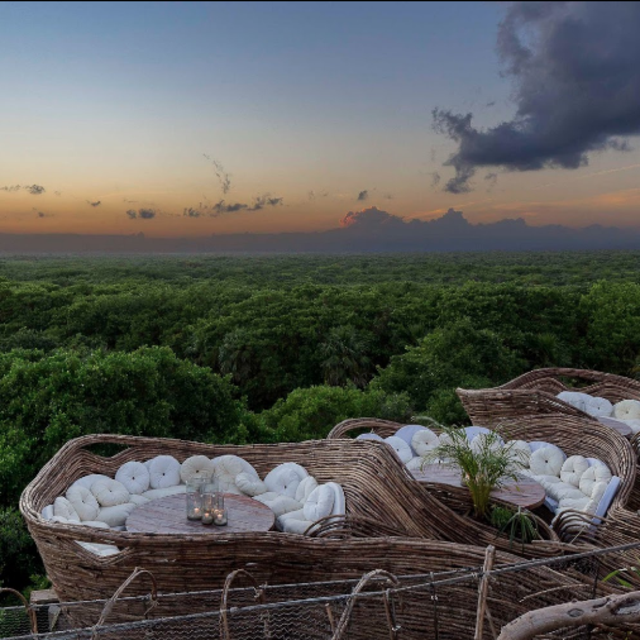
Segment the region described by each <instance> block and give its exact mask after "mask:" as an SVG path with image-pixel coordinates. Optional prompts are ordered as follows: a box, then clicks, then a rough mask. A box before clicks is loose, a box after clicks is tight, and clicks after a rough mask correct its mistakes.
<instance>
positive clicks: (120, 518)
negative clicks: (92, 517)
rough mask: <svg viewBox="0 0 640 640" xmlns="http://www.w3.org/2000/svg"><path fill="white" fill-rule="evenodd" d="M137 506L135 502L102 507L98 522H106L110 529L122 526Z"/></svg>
mask: <svg viewBox="0 0 640 640" xmlns="http://www.w3.org/2000/svg"><path fill="white" fill-rule="evenodd" d="M137 506H138V505H136V504H134V503H133V502H127V503H125V504H118V505H115V506H113V507H102V508H101V509H100V512H99V513H98V517H97V518H96V520H100V521H101V522H106V523H107V524H108V525H109V526H110V527H118V526H121V525H123V524H124V523H125V520H126V519H127V518H128V517H129V514H130V513H131V512H132V511H133V510H134V509H135V508H136V507H137Z"/></svg>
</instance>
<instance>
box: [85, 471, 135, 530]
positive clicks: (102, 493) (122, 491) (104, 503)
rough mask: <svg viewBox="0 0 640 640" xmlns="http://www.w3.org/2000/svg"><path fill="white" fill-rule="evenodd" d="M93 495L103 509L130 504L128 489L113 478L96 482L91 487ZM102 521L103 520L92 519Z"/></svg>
mask: <svg viewBox="0 0 640 640" xmlns="http://www.w3.org/2000/svg"><path fill="white" fill-rule="evenodd" d="M91 493H92V494H93V495H94V496H95V498H96V500H97V501H98V504H99V505H100V506H101V507H115V506H116V505H118V504H124V503H125V502H129V492H128V491H127V488H126V487H125V486H124V485H123V484H122V482H118V481H117V480H114V479H113V478H107V479H106V480H96V481H95V482H94V483H93V484H92V485H91ZM92 519H93V520H101V518H92Z"/></svg>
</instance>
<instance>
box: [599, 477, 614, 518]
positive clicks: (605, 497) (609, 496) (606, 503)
mask: <svg viewBox="0 0 640 640" xmlns="http://www.w3.org/2000/svg"><path fill="white" fill-rule="evenodd" d="M619 488H620V478H619V477H618V476H611V480H609V482H608V483H607V488H606V489H605V491H604V493H603V494H602V497H601V498H600V500H599V502H598V506H597V507H596V510H595V515H596V516H597V517H598V518H604V517H605V516H606V515H607V511H608V510H609V507H610V506H611V502H612V500H613V499H614V497H615V495H616V493H617V492H618V489H619ZM596 524H597V522H596Z"/></svg>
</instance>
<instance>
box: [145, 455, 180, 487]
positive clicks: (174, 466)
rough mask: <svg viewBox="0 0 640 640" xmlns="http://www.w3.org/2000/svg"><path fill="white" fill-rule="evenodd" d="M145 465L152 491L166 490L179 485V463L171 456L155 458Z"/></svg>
mask: <svg viewBox="0 0 640 640" xmlns="http://www.w3.org/2000/svg"><path fill="white" fill-rule="evenodd" d="M147 465H148V469H149V486H150V487H151V488H152V489H166V488H167V487H174V486H175V485H177V484H180V463H179V462H178V461H177V460H176V459H175V458H174V457H173V456H167V455H163V456H156V457H155V458H152V459H151V460H149V461H148V462H147Z"/></svg>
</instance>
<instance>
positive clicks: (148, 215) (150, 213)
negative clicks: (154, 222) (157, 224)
mask: <svg viewBox="0 0 640 640" xmlns="http://www.w3.org/2000/svg"><path fill="white" fill-rule="evenodd" d="M157 213H158V212H157V211H156V210H155V209H138V210H137V211H136V210H135V209H127V215H128V216H129V218H130V219H131V220H136V219H140V220H151V219H153V218H155V217H156V215H157Z"/></svg>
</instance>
